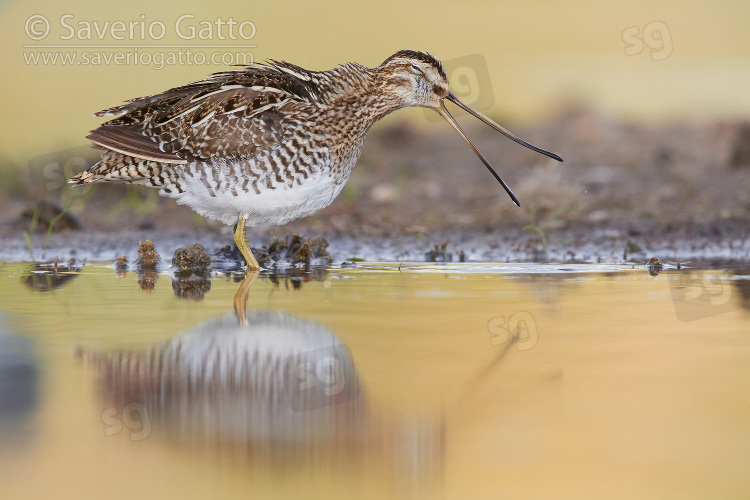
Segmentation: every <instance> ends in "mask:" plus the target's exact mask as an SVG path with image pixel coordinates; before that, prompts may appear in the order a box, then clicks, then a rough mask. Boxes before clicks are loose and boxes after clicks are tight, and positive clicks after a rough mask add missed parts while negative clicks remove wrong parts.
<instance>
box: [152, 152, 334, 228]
mask: <svg viewBox="0 0 750 500" xmlns="http://www.w3.org/2000/svg"><path fill="white" fill-rule="evenodd" d="M230 168H231V167H230ZM242 184H244V181H243V180H242V179H241V181H240V182H239V183H238V182H237V181H236V178H232V177H231V176H229V175H226V176H225V175H222V174H217V175H213V176H212V175H208V176H206V175H201V173H200V171H197V172H196V170H195V168H194V165H192V164H191V165H186V170H185V172H184V174H183V175H182V185H183V190H184V192H183V193H172V194H168V193H165V192H164V191H160V194H162V195H164V196H169V197H172V198H176V199H177V203H179V204H180V205H187V206H189V207H190V208H192V209H193V210H195V211H196V212H198V213H199V214H201V215H203V216H206V217H210V218H212V219H216V220H219V221H221V222H223V223H225V224H229V225H232V224H236V223H237V221H238V219H239V217H240V215H245V216H247V225H248V226H278V225H282V224H286V223H287V222H290V221H292V220H294V219H299V218H300V217H306V216H308V215H312V214H314V213H315V212H317V211H318V210H320V209H322V208H324V207H326V206H328V205H330V204H331V202H332V201H333V200H334V199H335V198H336V196H338V194H339V193H340V192H341V189H342V188H343V187H344V183H343V182H341V183H339V184H336V181H335V179H334V177H333V176H331V175H330V172H329V171H328V170H326V171H323V172H321V171H320V170H318V172H317V173H314V174H311V175H309V176H308V177H307V179H302V178H300V179H299V182H297V181H296V180H295V182H294V183H292V184H291V185H290V184H278V183H277V184H272V187H271V188H269V187H268V186H267V184H266V182H265V181H260V182H258V183H257V184H256V185H257V188H258V190H259V191H260V192H256V191H255V190H254V189H253V188H252V187H251V186H250V187H246V188H245V189H242Z"/></svg>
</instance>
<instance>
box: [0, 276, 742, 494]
mask: <svg viewBox="0 0 750 500" xmlns="http://www.w3.org/2000/svg"><path fill="white" fill-rule="evenodd" d="M399 267H400V269H399ZM749 279H750V277H748V272H747V271H746V270H745V271H743V270H741V269H713V270H700V271H698V270H692V269H682V270H676V269H667V270H665V271H664V272H662V273H661V274H659V275H658V276H651V275H650V274H649V273H648V271H647V270H646V269H645V268H643V267H636V268H633V267H631V266H591V265H587V266H575V265H555V266H540V265H523V264H498V265H491V264H486V265H451V266H437V265H431V266H428V265H401V266H399V265H398V264H394V265H388V264H383V265H377V266H375V265H372V266H364V267H360V268H358V269H329V270H322V271H316V272H314V273H311V274H305V273H298V274H297V275H296V276H293V277H289V276H287V277H279V276H275V277H269V276H268V275H261V276H260V277H258V278H257V279H255V281H254V282H253V283H252V284H250V283H249V282H242V280H241V278H239V277H227V276H223V275H220V276H213V277H212V278H211V279H210V280H209V281H208V282H202V281H201V279H200V277H199V276H196V277H193V278H191V279H190V280H188V281H189V282H187V281H184V282H183V283H173V282H172V279H171V277H170V275H169V274H168V273H160V274H158V275H153V276H150V277H149V276H140V277H139V275H138V274H136V273H130V272H129V273H126V274H117V273H116V272H115V271H114V270H113V268H111V267H105V266H101V265H88V266H85V267H83V268H80V269H78V270H77V271H73V272H70V273H64V272H62V271H61V270H58V273H57V274H56V275H55V274H54V273H51V272H49V269H43V268H38V267H34V266H32V265H30V264H8V265H3V266H2V267H0V321H2V327H1V330H0V442H2V446H0V497H1V498H51V497H54V498H73V497H75V498H102V497H106V498H110V499H117V498H136V497H156V496H158V497H164V498H218V497H221V496H225V497H234V498H237V497H249V496H253V497H257V498H292V497H301V498H352V497H355V496H356V497H357V498H477V499H479V498H499V497H508V498H519V497H523V498H528V497H537V498H549V497H556V498H583V497H589V498H590V497H597V498H603V497H606V498H633V497H642V496H649V497H652V498H653V497H656V498H670V497H672V498H674V497H679V498H707V497H711V498H740V497H747V496H748V495H750V480H748V476H747V464H748V462H749V461H750V404H748V397H747V391H748V387H750V364H749V363H748V362H747V360H748V359H750V335H749V334H750V316H749V315H748V304H749V301H750V293H748V289H749V283H750V281H748V280H749ZM240 290H242V291H244V292H246V297H243V296H240V297H239V298H236V297H235V296H236V294H237V293H238V291H240ZM240 295H241V294H240ZM236 299H237V300H236ZM245 303H246V306H245V307H246V309H244V310H243V308H242V307H243V306H242V305H243V304H245ZM235 304H237V306H235ZM235 307H238V309H239V313H238V312H237V311H236V310H235Z"/></svg>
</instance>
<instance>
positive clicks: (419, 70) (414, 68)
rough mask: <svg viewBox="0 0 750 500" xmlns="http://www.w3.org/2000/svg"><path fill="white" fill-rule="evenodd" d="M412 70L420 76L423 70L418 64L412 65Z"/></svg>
mask: <svg viewBox="0 0 750 500" xmlns="http://www.w3.org/2000/svg"><path fill="white" fill-rule="evenodd" d="M411 69H413V70H414V72H415V73H417V74H420V73H422V68H420V67H419V66H417V65H416V64H412V65H411Z"/></svg>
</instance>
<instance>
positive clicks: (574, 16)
mask: <svg viewBox="0 0 750 500" xmlns="http://www.w3.org/2000/svg"><path fill="white" fill-rule="evenodd" d="M0 12H1V13H2V16H1V17H0V43H2V46H3V48H4V50H3V51H2V54H1V55H0V58H1V59H0V64H1V65H2V67H3V78H2V86H3V96H4V97H5V98H4V100H3V101H4V102H3V111H4V113H3V114H4V116H3V120H2V121H0V145H1V146H0V147H2V152H3V155H2V158H4V159H5V160H6V162H7V161H8V160H9V161H10V162H11V163H14V164H19V163H20V164H22V163H24V161H25V160H26V159H28V158H31V157H33V156H35V155H38V154H40V153H45V152H49V151H55V150H57V149H62V148H66V147H71V146H76V145H83V144H86V141H85V139H84V136H85V135H86V132H87V131H88V130H90V129H92V128H94V127H96V126H97V124H99V123H101V121H102V120H101V119H99V118H95V117H92V116H91V113H93V112H96V111H98V110H100V109H103V108H106V107H110V106H114V105H116V104H118V103H120V102H121V101H123V100H125V99H129V98H135V97H139V96H142V95H148V94H152V93H155V92H158V91H161V90H164V89H166V88H169V87H172V86H176V85H180V84H183V83H187V82H189V81H193V80H197V79H201V78H203V77H205V76H206V75H207V74H209V73H212V72H216V71H221V70H224V69H227V68H228V66H225V65H221V64H218V65H216V64H204V65H195V64H191V65H182V66H180V65H167V66H165V67H163V68H162V69H160V70H157V69H154V67H153V65H143V64H122V65H115V64H109V65H107V64H100V65H81V64H74V65H63V64H61V63H59V62H58V63H57V64H47V65H44V64H28V63H27V59H28V57H29V53H33V52H37V53H38V52H41V51H42V50H49V51H53V52H55V51H57V52H65V51H71V50H72V51H74V52H77V53H78V56H80V53H81V52H82V51H84V50H88V49H76V48H74V47H73V45H75V44H81V43H84V44H86V43H87V44H106V45H112V46H113V47H108V48H104V49H91V50H99V51H101V52H105V53H110V54H111V53H113V52H117V51H123V52H133V49H132V48H130V47H126V46H127V45H130V44H149V43H151V44H162V45H166V44H174V45H181V46H187V45H192V44H197V43H204V44H213V45H220V46H221V47H219V48H218V49H216V50H223V51H228V52H235V51H243V52H249V53H251V54H252V57H253V58H254V59H255V60H256V61H262V60H265V59H267V58H273V59H282V60H287V61H290V62H293V63H295V64H299V65H300V66H303V67H305V68H308V69H317V70H325V69H330V68H332V67H334V66H335V65H337V64H341V63H345V62H348V61H357V62H360V63H362V64H365V65H368V66H376V65H378V64H379V63H380V62H382V61H383V59H385V58H386V57H387V56H389V55H390V54H392V53H393V52H395V51H397V50H399V49H403V48H412V49H418V50H427V51H429V52H432V53H434V54H435V55H437V56H438V57H440V58H441V59H443V60H444V61H450V60H454V59H460V58H462V57H465V56H468V55H472V54H480V55H481V56H482V57H483V58H484V60H485V61H486V66H487V68H486V69H487V71H488V74H489V79H490V81H491V92H492V96H491V97H493V98H494V104H493V105H492V106H491V108H490V109H487V110H486V111H487V112H489V114H491V115H493V116H496V117H498V118H500V119H502V120H503V121H504V122H505V123H510V124H511V125H512V124H513V123H519V122H520V123H525V124H529V123H537V122H540V121H544V120H548V119H550V118H552V117H554V116H555V115H558V114H559V113H561V112H563V111H564V110H566V109H568V108H570V107H576V108H584V109H587V110H593V111H595V112H597V113H602V114H605V115H609V116H612V117H615V118H622V119H627V120H633V121H639V122H651V123H653V122H655V121H656V122H673V121H682V120H690V121H696V120H698V121H703V120H711V119H717V118H718V119H735V118H739V117H746V116H748V115H749V114H750V93H748V92H747V89H748V88H750V64H748V63H749V62H750V30H748V27H749V26H748V24H750V21H749V20H750V4H748V3H747V2H740V1H735V2H722V3H719V4H717V3H713V4H711V3H709V2H677V1H669V2H653V1H628V2H617V3H611V2H607V3H602V2H594V1H578V2H564V3H563V2H530V3H520V2H472V3H468V4H459V3H457V2H450V3H448V2H427V3H423V4H422V3H408V2H403V1H388V0H386V1H380V2H372V3H367V4H359V3H354V2H325V3H321V2H299V1H292V2H284V3H278V2H232V1H224V0H216V1H211V2H206V1H200V2H199V1H189V0H188V1H185V2H181V3H180V4H173V3H170V4H166V3H158V2H145V1H129V2H116V3H86V2H80V1H71V2H65V3H62V2H56V1H27V2H20V1H15V2H5V3H3V4H0ZM66 14H68V15H72V16H73V17H72V18H70V17H69V18H67V21H66V22H67V23H68V24H70V25H73V26H74V27H75V28H77V29H78V28H79V27H81V26H82V25H81V24H79V23H81V22H84V23H86V22H87V23H89V25H91V26H93V23H94V22H97V23H99V26H100V27H101V26H103V25H104V23H106V22H109V23H113V22H115V21H123V22H125V23H128V22H131V21H135V22H139V21H141V20H142V21H143V23H144V24H145V25H146V26H148V24H149V23H152V22H156V21H159V22H162V23H163V24H164V26H165V27H166V34H165V36H164V37H163V38H162V39H160V40H153V39H149V38H148V36H147V38H146V39H145V40H140V39H136V40H132V41H131V40H115V39H113V38H112V37H111V36H110V35H111V34H109V33H108V34H107V35H106V36H105V37H104V38H103V39H101V40H100V39H99V38H98V36H97V35H96V33H95V32H93V33H92V39H91V40H80V39H76V38H78V37H77V36H76V37H74V38H73V39H71V40H62V39H61V38H60V37H61V36H66V35H67V34H68V33H69V31H68V30H66V29H64V27H63V26H62V25H61V23H60V17H61V16H63V15H66ZM184 14H190V15H193V16H195V17H194V19H193V20H192V23H188V24H185V25H183V26H187V25H189V24H192V25H197V24H198V23H199V22H201V21H207V22H209V23H210V22H215V21H216V19H217V18H219V17H220V18H222V19H223V20H227V19H228V18H230V17H231V18H233V19H234V20H235V21H237V22H242V21H251V22H252V23H253V24H254V26H255V28H256V31H255V35H254V36H253V37H252V39H251V40H247V41H244V40H238V41H232V40H228V39H227V40H220V39H218V37H217V36H214V38H213V39H211V40H184V39H180V38H179V37H178V36H177V35H176V33H175V27H174V24H175V21H176V20H177V18H179V17H180V16H181V15H184ZM40 15H41V16H44V17H45V18H46V19H47V20H48V21H49V24H50V32H49V35H47V37H45V38H44V39H42V40H40V41H35V40H33V39H31V38H30V37H29V36H28V35H27V27H28V24H27V21H28V20H29V18H30V17H31V16H40ZM650 23H657V24H651V29H652V32H653V31H655V32H656V35H654V36H657V37H658V36H661V39H658V38H652V39H650V40H649V41H648V43H643V45H642V48H643V50H642V51H641V52H640V53H636V54H634V55H630V56H628V55H626V50H629V51H631V53H632V52H637V51H638V48H639V47H638V44H639V43H641V42H642V41H643V33H644V30H646V29H647V27H648V26H649V24H650ZM247 26H249V25H247ZM247 26H246V28H247ZM35 28H37V29H38V28H39V25H36V26H34V25H32V26H31V29H32V30H33V29H35ZM92 31H93V30H92ZM136 31H137V30H136ZM137 34H138V33H137ZM126 37H127V34H126ZM639 40H640V41H639ZM233 43H246V44H252V45H256V46H257V47H253V48H250V49H246V50H245V49H234V48H226V46H227V45H230V44H233ZM35 44H56V45H59V46H60V47H56V48H52V49H40V48H36V47H29V46H30V45H35ZM24 45H26V46H27V47H24ZM649 45H651V46H652V47H653V49H652V48H649ZM628 47H630V48H628ZM139 50H140V51H141V52H148V51H152V52H153V51H154V50H156V51H164V50H177V49H145V48H144V49H139ZM195 50H198V51H203V52H206V53H210V52H211V51H213V50H214V49H195ZM79 61H80V59H79ZM397 116H398V117H400V119H407V120H412V121H414V122H416V123H421V124H423V125H424V126H431V127H435V126H437V125H435V124H436V123H440V122H430V121H428V120H425V118H424V116H425V115H424V113H423V112H422V111H421V110H408V111H404V112H400V113H399V114H397ZM391 119H392V118H391ZM397 119H398V118H397ZM440 126H445V124H442V123H441V124H440Z"/></svg>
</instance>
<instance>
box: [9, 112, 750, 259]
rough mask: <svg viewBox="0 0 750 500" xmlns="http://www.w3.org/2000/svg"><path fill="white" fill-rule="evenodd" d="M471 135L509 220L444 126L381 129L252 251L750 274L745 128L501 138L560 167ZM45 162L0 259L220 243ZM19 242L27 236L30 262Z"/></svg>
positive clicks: (17, 210)
mask: <svg viewBox="0 0 750 500" xmlns="http://www.w3.org/2000/svg"><path fill="white" fill-rule="evenodd" d="M500 121H502V120H500ZM479 125H480V124H474V123H471V122H468V123H467V124H466V128H467V132H468V133H469V135H470V136H471V137H472V139H474V140H475V143H476V145H477V147H478V148H479V149H480V150H481V151H482V152H483V153H484V154H485V156H486V157H487V158H489V159H490V161H491V162H492V163H493V164H494V165H495V166H496V168H497V170H498V171H499V172H500V173H501V175H503V177H504V178H505V180H506V182H508V184H509V185H510V186H511V187H512V188H513V190H514V191H515V193H516V195H517V196H518V197H519V198H520V200H521V203H522V206H521V207H520V208H519V207H516V206H514V205H513V203H512V202H511V201H510V199H509V198H508V197H507V195H506V194H505V192H504V191H503V190H502V188H501V187H500V185H499V184H497V183H496V182H495V181H494V179H492V178H491V176H490V175H489V173H488V172H487V171H486V170H485V169H484V167H483V166H482V165H481V164H480V163H479V162H478V161H477V159H476V158H475V157H474V155H473V154H472V153H471V151H469V150H468V149H467V148H466V147H465V145H464V144H463V143H462V142H461V140H460V138H459V137H457V136H455V134H453V133H452V131H451V130H449V129H448V128H447V127H441V126H439V124H435V126H434V127H432V126H430V127H426V128H424V127H423V128H418V127H413V126H410V125H408V124H406V123H395V124H392V125H389V126H382V127H375V128H374V129H373V131H372V132H371V134H370V136H368V140H367V143H366V145H365V149H364V151H363V154H362V157H361V159H360V161H359V163H358V164H357V166H356V168H355V169H354V172H353V174H352V177H351V179H350V180H349V182H348V184H347V185H346V187H345V189H344V191H343V192H342V194H341V195H340V196H339V197H338V199H336V200H335V201H334V203H333V204H332V205H331V206H329V207H327V208H326V209H324V210H322V211H321V212H319V213H318V214H315V215H314V216H312V217H308V218H305V219H301V220H298V221H294V222H292V223H290V224H287V225H286V226H282V227H274V228H254V229H253V230H252V234H249V237H250V243H251V246H260V244H261V243H265V242H268V241H270V240H271V239H272V238H273V236H284V235H286V234H294V233H298V234H302V235H304V236H305V237H306V238H309V239H313V238H316V237H324V238H326V240H327V241H328V242H329V244H330V247H329V249H328V251H329V252H330V254H331V256H332V257H333V260H334V261H339V262H340V261H343V260H346V259H350V258H353V257H354V258H358V259H364V260H367V261H371V262H378V261H391V262H393V261H409V262H424V261H429V260H435V259H436V258H437V259H438V260H439V259H440V258H444V259H446V260H447V259H448V258H451V259H453V260H454V261H455V260H458V259H460V258H461V257H460V256H461V254H463V256H464V259H465V260H468V261H470V262H591V263H597V262H602V263H621V262H647V261H648V259H649V258H650V257H652V256H657V257H659V258H660V259H661V260H663V261H667V260H670V261H675V262H678V261H690V260H693V261H704V262H707V261H711V260H722V261H738V262H745V261H748V260H750V189H747V186H750V125H748V124H746V123H741V122H716V123H708V124H700V125H697V124H679V125H665V126H659V127H655V126H651V127H647V126H636V125H632V124H627V123H619V122H613V121H611V120H608V119H606V118H603V117H601V116H597V115H593V114H590V113H586V112H583V111H575V112H569V113H567V114H564V115H562V116H560V117H559V118H558V119H557V120H555V121H554V122H550V123H547V124H543V125H539V126H536V127H533V128H528V129H515V131H516V132H517V133H519V135H521V136H522V137H524V138H525V139H527V140H529V141H530V142H532V143H534V144H537V145H539V146H542V147H545V148H546V149H550V150H552V151H555V152H556V153H559V154H560V155H561V156H562V157H563V158H564V159H565V162H564V163H562V164H559V163H557V162H555V161H553V160H549V159H546V158H544V157H541V156H540V155H537V154H535V153H533V152H530V151H528V150H526V149H524V148H521V147H518V146H517V145H515V144H513V143H511V142H509V141H507V140H505V139H504V138H499V137H498V135H497V134H496V133H493V131H492V130H489V129H487V128H484V127H481V126H479ZM73 154H75V155H79V156H81V155H83V156H85V157H86V159H87V161H91V162H93V161H96V155H95V153H93V156H92V152H91V151H90V150H89V149H88V147H86V146H81V148H78V149H75V150H73V152H71V151H68V150H66V151H64V152H60V153H58V154H57V156H55V154H50V155H48V156H49V159H50V161H51V160H55V161H58V160H59V161H60V162H62V164H64V161H65V159H66V158H67V157H69V156H71V155H73ZM66 155H67V156H66ZM87 155H88V156H87ZM58 157H59V158H58ZM44 161H47V160H44ZM44 161H41V162H37V163H34V164H32V165H28V166H16V168H17V170H18V171H19V172H22V174H19V177H17V178H14V179H15V180H16V181H17V182H16V185H15V186H13V187H12V188H11V187H9V186H10V184H8V183H4V187H0V228H2V235H1V236H0V260H4V261H21V260H30V259H33V260H37V261H38V260H48V259H53V258H54V257H55V256H57V257H59V258H61V259H68V258H70V257H75V258H77V259H87V260H95V261H106V260H114V259H115V258H117V257H118V256H119V255H120V254H123V255H127V256H128V257H129V258H130V256H131V255H133V256H134V254H135V252H136V249H137V246H138V241H145V240H146V239H151V240H153V241H154V243H155V244H156V245H157V249H160V252H161V253H163V254H165V255H168V256H169V257H170V258H171V255H172V254H173V253H174V251H175V250H176V249H177V248H179V247H182V246H187V245H192V244H194V243H200V244H202V245H203V246H204V247H205V248H206V250H207V251H209V252H213V251H214V250H215V249H218V248H221V247H223V246H225V245H227V244H231V243H232V238H231V228H229V227H226V226H222V225H221V224H218V223H216V222H214V221H210V220H208V219H205V218H203V217H200V216H198V215H197V214H195V213H193V212H192V210H190V209H189V208H187V207H182V206H178V205H177V204H176V203H175V202H174V201H173V200H169V199H165V198H161V197H160V196H158V194H157V192H156V190H150V189H146V188H141V187H137V186H133V187H124V186H121V185H97V186H95V187H94V188H91V189H90V190H89V191H71V190H70V187H69V186H68V185H66V184H64V183H56V182H51V181H50V180H49V179H48V178H46V177H45V175H47V174H48V173H49V172H48V170H49V168H48V166H49V161H47V163H44ZM5 175H7V174H5ZM62 178H63V176H60V179H62ZM71 193H73V194H71ZM43 203H49V204H51V205H52V206H57V207H62V206H65V207H68V210H67V212H66V214H65V217H64V218H60V219H57V220H56V222H55V224H54V227H53V231H52V232H51V233H50V236H49V240H47V230H48V229H49V225H50V223H49V221H50V220H51V218H54V215H55V214H54V210H55V209H54V208H52V209H51V210H52V212H51V213H49V214H45V211H44V210H45V209H43V207H42V204H43ZM39 207H42V209H40V208H39ZM68 216H69V218H70V220H67V219H68ZM34 217H36V222H35V220H34ZM24 232H28V233H31V234H30V237H31V246H32V248H33V250H32V251H30V250H29V243H28V242H27V240H26V237H25V236H24ZM446 241H447V244H445V242H446ZM443 244H445V250H444V251H442V250H441V248H442V246H443ZM45 246H46V251H44V247H45ZM442 254H444V255H442Z"/></svg>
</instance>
